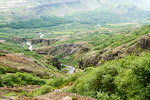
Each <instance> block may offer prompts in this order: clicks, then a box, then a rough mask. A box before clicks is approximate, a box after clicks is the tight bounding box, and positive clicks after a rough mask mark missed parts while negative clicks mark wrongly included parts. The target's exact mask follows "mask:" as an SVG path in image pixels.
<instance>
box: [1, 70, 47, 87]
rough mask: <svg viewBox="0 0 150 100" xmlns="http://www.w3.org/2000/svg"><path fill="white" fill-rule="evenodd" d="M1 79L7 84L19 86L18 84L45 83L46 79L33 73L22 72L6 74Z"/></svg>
mask: <svg viewBox="0 0 150 100" xmlns="http://www.w3.org/2000/svg"><path fill="white" fill-rule="evenodd" d="M1 80H2V81H3V84H4V85H5V86H18V85H27V84H29V85H43V84H45V81H43V80H42V79H40V78H39V77H34V76H32V74H27V73H20V72H17V73H16V74H6V75H4V76H3V77H2V78H1Z"/></svg>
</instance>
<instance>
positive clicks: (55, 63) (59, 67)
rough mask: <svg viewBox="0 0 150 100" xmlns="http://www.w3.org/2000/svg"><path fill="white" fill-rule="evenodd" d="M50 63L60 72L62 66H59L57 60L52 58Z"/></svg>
mask: <svg viewBox="0 0 150 100" xmlns="http://www.w3.org/2000/svg"><path fill="white" fill-rule="evenodd" d="M50 62H51V63H52V65H53V66H54V67H56V68H57V69H58V70H61V68H62V66H61V64H60V62H59V61H58V58H56V57H53V58H52V59H51V61H50Z"/></svg>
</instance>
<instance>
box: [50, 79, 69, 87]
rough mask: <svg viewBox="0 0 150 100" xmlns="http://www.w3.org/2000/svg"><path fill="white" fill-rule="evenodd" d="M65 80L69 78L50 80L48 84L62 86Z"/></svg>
mask: <svg viewBox="0 0 150 100" xmlns="http://www.w3.org/2000/svg"><path fill="white" fill-rule="evenodd" d="M65 82H67V80H66V79H65V78H64V77H60V78H55V79H53V80H50V81H49V82H48V84H47V85H50V86H52V87H59V86H62V85H63V84H64V83H65Z"/></svg>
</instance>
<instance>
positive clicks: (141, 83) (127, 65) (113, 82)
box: [70, 53, 150, 100]
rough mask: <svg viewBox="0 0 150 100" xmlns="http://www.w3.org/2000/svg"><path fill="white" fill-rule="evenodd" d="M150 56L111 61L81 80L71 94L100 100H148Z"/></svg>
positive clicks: (148, 54) (149, 54) (144, 54)
mask: <svg viewBox="0 0 150 100" xmlns="http://www.w3.org/2000/svg"><path fill="white" fill-rule="evenodd" d="M149 60H150V53H143V54H142V55H141V56H135V55H131V56H129V57H126V58H124V59H121V60H116V61H110V62H107V63H105V64H104V65H102V66H100V67H99V68H96V69H94V70H93V71H90V72H88V73H87V74H86V75H84V76H82V77H80V78H79V79H78V80H77V82H76V83H75V85H74V86H73V87H72V88H71V90H70V91H71V92H75V93H79V94H81V95H85V96H91V97H95V98H99V100H110V99H111V100H120V99H121V100H149V97H150V95H149V90H150V87H149V84H150V80H149V76H150V63H149Z"/></svg>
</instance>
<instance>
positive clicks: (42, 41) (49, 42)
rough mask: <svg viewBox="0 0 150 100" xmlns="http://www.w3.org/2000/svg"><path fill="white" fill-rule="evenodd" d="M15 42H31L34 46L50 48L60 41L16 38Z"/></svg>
mask: <svg viewBox="0 0 150 100" xmlns="http://www.w3.org/2000/svg"><path fill="white" fill-rule="evenodd" d="M13 40H15V41H17V42H18V43H25V42H27V41H31V44H32V45H36V44H41V45H43V46H48V45H51V44H53V43H55V42H57V41H58V39H28V38H24V37H14V38H13Z"/></svg>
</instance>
